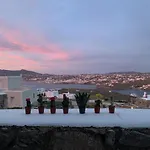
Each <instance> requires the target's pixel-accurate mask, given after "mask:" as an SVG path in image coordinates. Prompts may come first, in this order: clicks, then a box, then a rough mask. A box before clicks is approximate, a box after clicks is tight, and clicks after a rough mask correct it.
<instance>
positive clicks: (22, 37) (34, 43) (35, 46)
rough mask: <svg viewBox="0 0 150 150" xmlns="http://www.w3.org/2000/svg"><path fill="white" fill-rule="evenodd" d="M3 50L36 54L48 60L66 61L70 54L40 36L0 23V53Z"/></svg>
mask: <svg viewBox="0 0 150 150" xmlns="http://www.w3.org/2000/svg"><path fill="white" fill-rule="evenodd" d="M38 36H39V37H40V38H38ZM4 50H5V51H21V52H24V53H36V54H40V55H44V56H45V57H46V58H49V59H50V60H55V59H56V60H67V59H69V57H70V55H71V52H66V51H65V50H63V49H61V47H60V46H58V45H56V44H53V43H50V42H49V41H48V40H47V39H46V38H44V36H42V35H40V34H39V35H38V34H37V33H36V34H35V35H34V34H31V33H25V32H24V31H20V30H19V29H15V28H12V27H10V26H8V25H7V24H5V22H2V21H0V51H4Z"/></svg>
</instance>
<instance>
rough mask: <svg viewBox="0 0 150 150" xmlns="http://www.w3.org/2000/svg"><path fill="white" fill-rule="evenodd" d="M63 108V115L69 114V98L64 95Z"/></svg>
mask: <svg viewBox="0 0 150 150" xmlns="http://www.w3.org/2000/svg"><path fill="white" fill-rule="evenodd" d="M62 106H63V113H64V114H68V109H69V98H68V97H67V96H66V95H65V94H64V95H63V101H62Z"/></svg>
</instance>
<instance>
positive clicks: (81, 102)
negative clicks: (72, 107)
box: [75, 92, 90, 114]
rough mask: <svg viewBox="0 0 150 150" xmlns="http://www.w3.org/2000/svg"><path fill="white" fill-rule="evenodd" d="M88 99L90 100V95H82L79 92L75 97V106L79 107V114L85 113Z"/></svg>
mask: <svg viewBox="0 0 150 150" xmlns="http://www.w3.org/2000/svg"><path fill="white" fill-rule="evenodd" d="M89 98H90V94H88V93H84V92H83V93H80V92H79V93H77V94H76V95H75V99H76V102H77V105H78V107H79V112H80V114H84V113H85V108H86V104H87V102H88V100H89Z"/></svg>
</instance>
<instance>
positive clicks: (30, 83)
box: [23, 81, 96, 90]
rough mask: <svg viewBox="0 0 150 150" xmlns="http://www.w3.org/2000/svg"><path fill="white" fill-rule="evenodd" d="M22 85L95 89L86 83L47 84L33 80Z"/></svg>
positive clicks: (94, 86)
mask: <svg viewBox="0 0 150 150" xmlns="http://www.w3.org/2000/svg"><path fill="white" fill-rule="evenodd" d="M23 85H24V86H25V87H28V88H30V89H39V88H45V89H47V90H48V89H96V85H87V84H49V83H38V82H34V81H24V82H23Z"/></svg>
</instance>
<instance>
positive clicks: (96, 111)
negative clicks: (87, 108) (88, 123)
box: [94, 106, 100, 114]
mask: <svg viewBox="0 0 150 150" xmlns="http://www.w3.org/2000/svg"><path fill="white" fill-rule="evenodd" d="M94 111H95V113H96V114H99V113H100V107H99V106H95V107H94Z"/></svg>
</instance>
